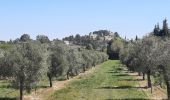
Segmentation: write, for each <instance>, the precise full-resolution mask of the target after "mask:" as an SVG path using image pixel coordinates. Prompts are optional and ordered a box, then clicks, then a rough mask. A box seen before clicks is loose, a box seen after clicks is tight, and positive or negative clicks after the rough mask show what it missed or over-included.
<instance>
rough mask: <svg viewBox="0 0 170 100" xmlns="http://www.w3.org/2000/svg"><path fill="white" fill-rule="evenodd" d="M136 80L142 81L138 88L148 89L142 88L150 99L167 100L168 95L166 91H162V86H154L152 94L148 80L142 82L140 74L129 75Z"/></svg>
mask: <svg viewBox="0 0 170 100" xmlns="http://www.w3.org/2000/svg"><path fill="white" fill-rule="evenodd" d="M129 75H132V76H133V77H134V78H135V79H138V80H141V81H138V83H139V84H138V87H146V88H141V89H142V91H143V92H144V93H145V94H146V95H147V96H148V97H149V99H151V100H166V99H167V94H166V90H164V89H162V88H161V87H160V86H152V93H151V88H147V80H142V76H138V73H129Z"/></svg>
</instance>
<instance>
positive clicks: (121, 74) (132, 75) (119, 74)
mask: <svg viewBox="0 0 170 100" xmlns="http://www.w3.org/2000/svg"><path fill="white" fill-rule="evenodd" d="M113 76H138V75H129V74H127V73H126V74H117V75H113Z"/></svg>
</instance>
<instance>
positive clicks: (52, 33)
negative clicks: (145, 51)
mask: <svg viewBox="0 0 170 100" xmlns="http://www.w3.org/2000/svg"><path fill="white" fill-rule="evenodd" d="M164 18H167V19H168V22H170V21H169V20H170V0H0V40H9V39H15V38H18V37H20V36H21V35H22V34H23V33H28V34H30V36H31V38H33V39H35V37H36V36H37V35H38V34H44V35H47V36H48V37H49V38H50V39H54V38H60V39H61V38H63V37H65V36H69V35H75V34H77V33H79V34H81V35H84V34H88V33H89V32H92V31H95V30H100V29H108V30H110V31H113V32H115V31H116V32H118V33H119V34H120V35H121V36H122V37H125V36H126V37H128V38H134V37H135V36H136V35H138V36H139V37H142V36H143V35H145V34H146V33H148V32H150V31H152V30H153V27H154V25H155V24H156V23H157V22H159V23H160V26H161V27H162V20H163V19H164Z"/></svg>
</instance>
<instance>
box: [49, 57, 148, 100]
mask: <svg viewBox="0 0 170 100" xmlns="http://www.w3.org/2000/svg"><path fill="white" fill-rule="evenodd" d="M99 67H100V68H98V69H96V70H95V72H94V73H92V74H91V75H88V76H86V77H82V78H81V79H79V80H75V81H73V82H71V83H70V84H69V85H67V86H66V87H65V88H63V89H61V90H57V91H56V92H55V93H53V94H51V95H50V96H49V100H116V99H126V100H132V99H146V98H147V95H146V94H145V93H144V92H143V91H142V90H141V88H142V87H137V86H138V85H137V84H138V81H136V80H135V79H134V78H133V76H131V75H129V74H128V71H127V70H126V68H125V67H123V66H122V65H121V64H120V62H119V61H118V60H114V61H113V60H109V61H106V62H104V63H103V64H101V65H100V66H99Z"/></svg>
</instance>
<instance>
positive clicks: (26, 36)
mask: <svg viewBox="0 0 170 100" xmlns="http://www.w3.org/2000/svg"><path fill="white" fill-rule="evenodd" d="M30 40H31V39H30V35H28V34H23V35H22V36H21V37H20V41H21V42H28V41H30Z"/></svg>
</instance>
